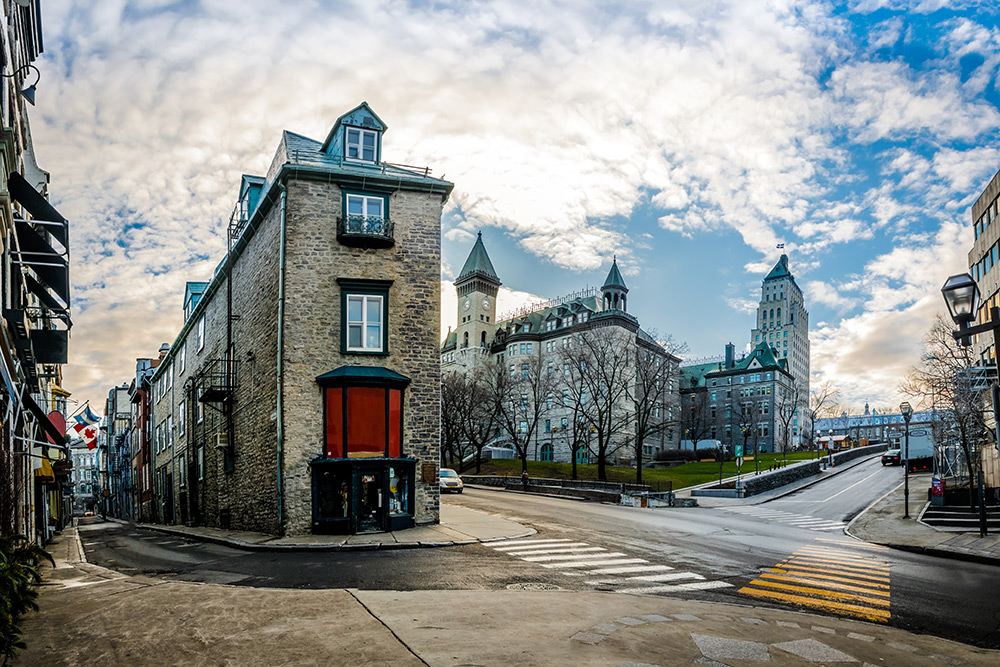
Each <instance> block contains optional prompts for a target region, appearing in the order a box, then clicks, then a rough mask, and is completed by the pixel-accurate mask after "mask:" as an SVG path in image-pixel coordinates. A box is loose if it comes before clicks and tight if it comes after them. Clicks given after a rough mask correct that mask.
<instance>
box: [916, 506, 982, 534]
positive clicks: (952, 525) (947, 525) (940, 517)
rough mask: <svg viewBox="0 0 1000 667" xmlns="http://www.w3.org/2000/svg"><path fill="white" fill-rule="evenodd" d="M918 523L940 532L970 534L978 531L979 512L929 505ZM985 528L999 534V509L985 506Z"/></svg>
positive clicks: (965, 508) (964, 507)
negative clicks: (965, 532) (938, 529)
mask: <svg viewBox="0 0 1000 667" xmlns="http://www.w3.org/2000/svg"><path fill="white" fill-rule="evenodd" d="M920 521H921V522H923V523H926V524H927V525H928V526H934V527H935V528H940V529H942V530H949V531H956V532H958V531H967V532H970V533H973V532H978V531H979V512H978V511H975V512H970V511H969V508H968V507H966V506H955V505H939V506H934V505H931V506H929V507H928V508H927V510H926V511H925V512H924V514H923V516H922V517H920ZM986 528H987V530H989V531H990V532H1000V507H996V506H995V505H994V506H987V508H986Z"/></svg>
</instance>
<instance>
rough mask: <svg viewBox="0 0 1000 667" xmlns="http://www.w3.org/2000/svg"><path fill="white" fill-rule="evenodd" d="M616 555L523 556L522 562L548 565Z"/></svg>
mask: <svg viewBox="0 0 1000 667" xmlns="http://www.w3.org/2000/svg"><path fill="white" fill-rule="evenodd" d="M594 549H596V550H597V551H604V549H601V548H600V547H594ZM614 555H615V554H614V553H602V554H596V553H581V554H572V555H565V554H564V555H561V556H522V557H521V560H526V561H528V562H529V563H547V562H549V561H554V560H583V559H585V558H595V557H600V558H607V557H611V556H614ZM618 555H619V556H624V555H625V554H622V553H620V554H618Z"/></svg>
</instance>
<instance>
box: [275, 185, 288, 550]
mask: <svg viewBox="0 0 1000 667" xmlns="http://www.w3.org/2000/svg"><path fill="white" fill-rule="evenodd" d="M280 187H281V241H280V245H279V248H278V359H277V366H278V368H277V377H278V387H277V397H276V403H277V405H276V410H275V412H276V413H277V431H278V442H277V447H276V451H277V473H278V474H277V487H278V488H277V491H278V498H277V502H278V531H279V532H280V533H284V527H285V516H284V505H285V497H284V496H285V491H284V480H283V479H282V476H281V469H282V466H283V464H284V451H283V448H284V442H285V423H284V396H283V391H282V388H283V387H284V378H283V376H282V373H283V372H284V364H283V359H282V357H283V355H282V352H283V350H284V347H283V346H282V339H283V338H284V331H285V236H286V232H287V218H286V214H287V210H288V209H287V204H286V200H287V191H286V190H285V186H284V184H282V185H281V186H280Z"/></svg>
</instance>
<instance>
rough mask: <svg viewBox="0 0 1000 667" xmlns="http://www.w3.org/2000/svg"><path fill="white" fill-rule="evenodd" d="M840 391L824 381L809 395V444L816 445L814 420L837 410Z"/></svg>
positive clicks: (832, 413) (833, 413)
mask: <svg viewBox="0 0 1000 667" xmlns="http://www.w3.org/2000/svg"><path fill="white" fill-rule="evenodd" d="M839 401H840V392H839V391H837V390H836V389H835V388H834V387H833V385H832V384H831V383H829V382H824V383H823V384H821V385H820V386H819V387H817V388H816V390H815V391H814V392H812V395H810V396H809V445H810V446H811V447H816V420H817V419H818V418H820V417H823V416H826V415H831V416H832V415H835V414H836V413H837V412H839Z"/></svg>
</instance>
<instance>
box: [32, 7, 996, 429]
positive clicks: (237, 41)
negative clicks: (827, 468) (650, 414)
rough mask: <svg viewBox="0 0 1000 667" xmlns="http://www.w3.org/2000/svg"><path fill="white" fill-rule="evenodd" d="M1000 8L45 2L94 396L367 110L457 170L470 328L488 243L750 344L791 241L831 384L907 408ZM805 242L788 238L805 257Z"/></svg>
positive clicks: (659, 318)
mask: <svg viewBox="0 0 1000 667" xmlns="http://www.w3.org/2000/svg"><path fill="white" fill-rule="evenodd" d="M998 13H1000V10H998V9H997V6H996V3H995V2H992V0H982V1H972V0H970V1H960V0H957V1H954V2H951V1H949V0H851V1H848V2H795V1H793V0H770V1H768V2H757V1H754V0H735V1H733V2H726V1H711V0H676V1H667V0H664V1H652V2H643V1H641V0H640V1H632V2H627V3H624V2H623V3H611V2H588V1H586V0H567V1H546V0H532V1H531V2H523V1H521V0H503V1H500V2H490V1H488V0H480V1H477V0H454V1H448V0H445V1H431V0H427V1H420V0H413V1H411V2H404V1H394V0H388V1H386V0H358V1H356V2H352V1H348V0H343V1H338V2H322V1H320V0H316V1H313V2H309V1H297V0H289V1H288V2H274V1H273V0H267V1H261V0H240V1H239V2H235V1H234V2H227V1H224V0H216V1H211V2H207V1H206V2H192V1H186V2H167V1H161V0H138V1H135V2H123V1H120V0H119V1H116V0H101V1H100V2H93V3H91V2H65V1H60V0H46V2H45V3H44V4H43V14H42V22H43V24H42V25H43V37H44V45H45V51H44V54H43V55H42V57H41V58H40V59H39V60H38V61H37V62H36V65H37V66H38V67H39V70H40V72H41V80H40V82H39V84H38V88H37V97H36V103H37V106H35V107H32V108H31V109H30V122H31V132H32V137H33V140H34V143H35V149H36V155H37V159H38V162H39V164H40V166H41V167H42V168H43V169H46V170H47V171H49V172H50V173H51V183H50V186H49V193H50V199H51V201H52V202H53V204H54V205H55V206H56V207H57V208H58V209H59V211H60V212H61V213H62V214H63V215H65V216H66V217H67V218H69V219H70V221H71V234H72V240H71V254H72V263H71V280H72V286H73V295H72V298H73V303H72V313H73V315H72V316H73V322H74V327H73V330H72V333H71V341H70V354H69V364H68V365H67V366H66V367H65V377H64V382H63V384H64V387H65V388H66V389H67V390H69V391H71V392H73V398H74V400H79V401H84V400H89V401H90V402H91V404H92V405H95V406H96V407H98V408H103V405H104V398H105V397H106V396H107V393H108V390H109V389H110V388H111V387H113V386H115V385H119V384H121V383H123V382H124V383H127V382H129V381H130V380H131V379H132V378H134V376H135V359H137V358H140V357H155V356H156V353H157V349H158V348H159V347H160V345H161V344H162V343H163V342H171V341H173V339H174V337H175V336H176V334H177V333H178V332H179V330H180V327H181V324H182V319H183V317H182V305H183V304H182V300H183V295H184V284H185V282H186V281H189V280H209V279H210V277H211V275H212V272H213V269H214V268H215V266H216V265H217V264H218V262H219V261H220V260H221V259H222V257H223V254H224V252H225V225H226V222H227V221H228V219H229V215H230V213H231V211H232V209H233V206H234V205H235V203H236V197H237V194H238V186H239V182H240V175H241V174H244V173H249V174H263V173H264V172H265V171H266V169H267V166H268V165H269V163H270V160H271V157H272V156H273V154H274V151H275V149H276V148H277V145H278V141H279V139H280V136H281V131H282V130H285V129H287V130H290V131H293V132H296V133H299V134H303V135H305V136H308V137H312V138H314V139H317V140H320V141H322V140H323V139H324V138H325V137H326V135H327V133H328V132H329V130H330V128H331V127H332V125H333V123H334V121H335V120H336V119H337V117H339V116H340V115H341V114H343V113H344V112H346V111H348V110H350V109H352V108H354V107H355V106H356V105H358V104H359V103H361V102H362V101H367V102H368V103H369V104H370V105H371V107H372V108H373V109H374V110H375V112H376V113H377V114H378V115H379V116H380V117H381V118H382V119H383V120H384V121H385V122H386V124H387V125H388V131H387V132H386V134H385V137H384V144H383V154H384V157H385V159H386V160H388V161H390V162H396V163H403V164H410V165H420V166H428V167H430V168H431V169H432V173H433V175H435V176H438V177H443V178H445V179H447V180H449V181H452V182H453V183H455V190H454V192H453V194H452V196H451V198H450V199H449V201H448V203H447V205H446V207H445V210H444V214H443V217H442V266H441V280H442V286H443V289H442V292H443V306H442V336H443V335H444V332H445V331H447V328H448V326H449V325H451V326H454V324H455V321H456V319H457V303H456V298H455V294H454V287H453V285H452V281H453V280H454V278H455V277H456V272H457V271H459V270H461V267H462V264H463V263H464V261H465V258H466V256H467V255H468V253H469V251H470V249H471V248H472V244H473V242H474V240H475V235H476V233H477V232H479V231H482V233H483V240H484V242H485V243H486V247H487V249H488V251H489V253H490V256H491V258H492V260H493V265H494V267H495V268H496V270H497V273H498V274H499V276H500V279H501V280H502V281H503V283H504V287H503V288H502V291H501V295H500V298H499V299H498V301H499V308H500V311H504V310H505V309H508V308H513V307H516V306H519V305H521V304H523V303H525V302H526V301H531V300H537V299H545V298H555V297H558V296H561V295H565V294H569V293H571V292H574V291H576V290H579V289H583V288H584V287H587V286H600V285H601V284H602V283H603V281H604V278H605V277H606V276H607V273H608V270H609V268H610V265H611V262H612V259H613V258H617V261H618V263H619V266H620V268H621V270H622V272H623V274H624V276H625V280H626V281H627V283H628V286H629V288H630V292H629V310H630V312H632V313H633V314H634V315H636V317H638V318H639V320H640V322H641V324H642V326H643V328H645V329H647V330H649V331H653V332H656V333H657V334H658V335H659V336H660V337H661V338H666V337H667V336H669V337H671V338H672V339H673V340H675V341H678V342H682V343H685V344H686V346H687V352H686V355H685V356H686V357H688V358H690V359H694V358H702V357H708V356H715V355H719V354H721V353H722V351H723V346H724V345H725V344H726V343H727V342H730V341H731V342H733V343H735V344H736V346H737V349H744V348H745V347H746V346H747V344H748V342H749V334H750V329H751V328H752V327H753V321H754V320H753V311H754V305H755V304H756V302H757V300H758V299H759V295H760V286H761V280H762V279H763V277H764V275H766V273H767V271H768V270H769V269H770V268H771V266H773V265H774V263H775V262H776V261H777V260H778V258H779V256H780V254H781V253H782V252H784V253H787V254H788V256H789V264H790V268H791V271H792V273H793V274H794V276H795V279H796V281H797V283H798V284H799V286H800V287H801V288H802V289H803V291H804V293H805V296H806V308H807V310H808V311H809V318H810V340H811V345H812V357H811V363H812V373H813V377H812V386H813V387H814V388H815V387H816V386H817V385H819V384H820V383H822V382H830V383H831V384H832V385H833V386H834V387H835V388H837V389H838V390H839V391H840V395H841V401H842V404H843V405H844V407H845V408H846V409H852V410H859V409H862V408H863V406H864V404H865V403H866V402H868V403H871V405H872V406H878V407H884V406H893V405H897V404H898V403H899V401H900V400H902V398H903V397H902V396H900V395H899V393H898V387H899V384H900V381H901V379H902V378H903V377H904V376H905V375H906V373H907V372H908V370H909V369H910V368H911V367H912V366H914V365H915V364H917V363H918V361H919V355H920V346H921V338H922V337H923V335H924V333H925V332H926V330H927V329H928V327H929V326H930V322H931V320H932V319H933V317H934V316H935V314H936V313H938V312H942V311H943V310H944V307H943V300H942V299H941V295H940V288H941V285H942V284H943V283H944V281H945V279H946V277H947V276H948V275H951V274H956V273H962V272H965V271H967V270H968V257H967V255H968V251H969V250H970V249H971V246H972V242H973V235H972V227H971V213H970V206H971V204H972V202H974V201H975V199H976V198H977V197H978V196H979V194H980V193H981V192H982V191H983V189H984V188H985V187H986V185H987V183H988V182H989V180H990V178H991V177H992V176H993V175H994V174H995V173H996V172H997V170H998V169H1000V142H998V141H997V136H998V127H1000V90H998V88H1000V85H998V72H1000V28H998V27H997V26H998V24H1000V21H998ZM782 243H783V244H784V248H783V249H778V247H777V246H778V244H782Z"/></svg>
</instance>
